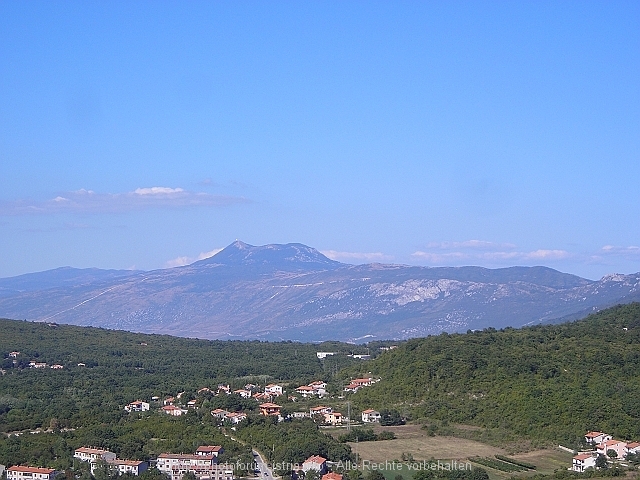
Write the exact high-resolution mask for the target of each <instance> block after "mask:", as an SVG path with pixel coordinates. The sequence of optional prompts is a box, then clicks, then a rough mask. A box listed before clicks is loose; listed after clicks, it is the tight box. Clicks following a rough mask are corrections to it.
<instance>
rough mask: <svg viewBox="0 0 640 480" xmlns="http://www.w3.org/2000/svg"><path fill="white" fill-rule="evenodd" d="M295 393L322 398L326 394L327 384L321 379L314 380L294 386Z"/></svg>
mask: <svg viewBox="0 0 640 480" xmlns="http://www.w3.org/2000/svg"><path fill="white" fill-rule="evenodd" d="M296 393H297V394H298V395H300V396H301V397H302V398H308V397H319V398H322V397H324V396H325V395H326V394H327V384H326V383H325V382H323V381H322V380H318V381H316V382H311V383H310V384H308V385H300V386H299V387H298V388H296Z"/></svg>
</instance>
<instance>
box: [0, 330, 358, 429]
mask: <svg viewBox="0 0 640 480" xmlns="http://www.w3.org/2000/svg"><path fill="white" fill-rule="evenodd" d="M318 350H330V351H334V352H355V353H366V351H367V350H366V348H364V347H360V346H355V345H347V344H338V343H335V342H333V343H331V344H326V345H324V344H320V345H313V344H308V343H307V344H302V343H294V342H276V343H267V342H259V341H209V340H196V339H187V338H178V337H170V336H168V335H146V334H138V333H129V332H121V331H111V330H104V329H99V328H92V327H75V326H66V325H58V326H56V325H48V324H46V323H33V322H25V321H15V320H3V319H0V361H1V362H2V365H1V367H2V369H3V371H4V373H3V374H2V375H0V432H3V431H11V430H21V429H24V428H36V427H40V426H43V425H44V426H45V427H46V426H47V425H48V424H49V421H50V419H51V418H56V419H57V422H58V423H59V425H60V426H64V427H76V426H78V425H87V424H100V423H102V422H104V423H113V422H117V421H118V419H119V418H120V417H122V416H123V415H124V412H123V411H122V407H123V406H124V405H126V404H127V403H129V402H131V401H133V400H136V399H138V398H143V399H146V400H148V399H149V398H151V397H152V396H163V395H175V394H176V393H178V392H180V391H186V392H187V393H186V395H194V394H195V392H196V390H197V389H199V388H202V387H209V388H214V387H216V386H217V385H218V383H219V382H222V383H231V384H232V386H235V387H236V388H241V387H243V386H244V385H245V384H246V383H247V382H250V381H251V382H253V383H262V384H264V381H265V380H270V379H273V378H276V379H279V380H284V381H291V382H292V383H293V384H295V386H297V385H300V384H301V383H307V382H309V381H311V380H314V379H318V378H320V377H323V376H325V375H326V373H325V370H324V369H325V367H327V368H328V367H329V365H330V368H331V369H333V370H336V369H338V368H340V367H342V366H346V365H350V364H351V363H354V362H357V360H353V359H351V358H349V357H347V356H346V355H337V356H335V357H332V358H331V361H330V362H324V363H322V362H320V361H319V360H318V358H317V356H316V352H317V351H318ZM10 352H20V353H19V355H18V356H17V357H16V358H15V359H14V358H11V357H10V356H9V353H10ZM32 360H35V361H37V362H42V363H47V364H48V365H49V366H50V365H53V364H60V365H62V366H63V367H64V368H63V369H61V370H52V369H50V368H43V369H31V368H28V365H29V362H30V361H32ZM14 361H15V362H16V363H15V364H14Z"/></svg>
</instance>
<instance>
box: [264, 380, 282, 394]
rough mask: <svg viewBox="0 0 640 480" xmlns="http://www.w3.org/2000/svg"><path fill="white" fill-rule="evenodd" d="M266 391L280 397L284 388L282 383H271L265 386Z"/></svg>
mask: <svg viewBox="0 0 640 480" xmlns="http://www.w3.org/2000/svg"><path fill="white" fill-rule="evenodd" d="M264 393H269V394H271V395H275V396H276V397H279V396H280V395H282V394H284V389H283V388H282V385H277V384H275V383H271V384H269V385H267V386H266V387H264Z"/></svg>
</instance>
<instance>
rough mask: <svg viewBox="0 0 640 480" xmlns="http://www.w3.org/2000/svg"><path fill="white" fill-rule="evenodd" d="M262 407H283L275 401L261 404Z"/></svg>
mask: <svg viewBox="0 0 640 480" xmlns="http://www.w3.org/2000/svg"><path fill="white" fill-rule="evenodd" d="M260 408H282V407H280V405H276V404H275V403H263V404H261V405H260Z"/></svg>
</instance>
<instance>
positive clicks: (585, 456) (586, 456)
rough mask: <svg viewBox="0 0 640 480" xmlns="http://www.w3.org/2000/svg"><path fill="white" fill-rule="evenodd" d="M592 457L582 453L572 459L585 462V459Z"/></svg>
mask: <svg viewBox="0 0 640 480" xmlns="http://www.w3.org/2000/svg"><path fill="white" fill-rule="evenodd" d="M592 456H593V455H590V454H588V453H582V454H580V455H576V456H575V457H573V459H574V460H586V459H587V458H591V457H592Z"/></svg>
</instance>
